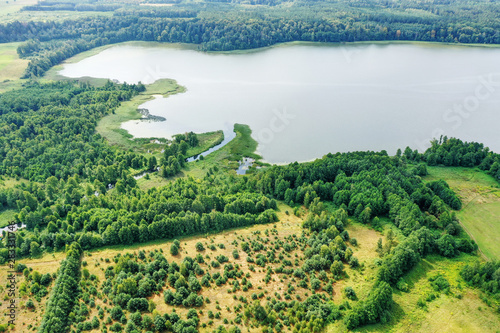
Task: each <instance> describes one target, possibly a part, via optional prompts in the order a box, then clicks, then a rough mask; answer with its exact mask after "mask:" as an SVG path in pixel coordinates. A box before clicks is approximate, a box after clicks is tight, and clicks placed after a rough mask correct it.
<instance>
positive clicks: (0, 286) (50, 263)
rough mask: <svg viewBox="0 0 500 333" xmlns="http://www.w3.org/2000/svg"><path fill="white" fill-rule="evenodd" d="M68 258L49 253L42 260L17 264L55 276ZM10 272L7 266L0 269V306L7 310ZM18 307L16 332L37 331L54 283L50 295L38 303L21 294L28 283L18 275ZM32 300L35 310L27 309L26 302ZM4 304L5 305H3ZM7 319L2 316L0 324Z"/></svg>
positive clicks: (27, 260) (63, 255)
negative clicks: (7, 287)
mask: <svg viewBox="0 0 500 333" xmlns="http://www.w3.org/2000/svg"><path fill="white" fill-rule="evenodd" d="M65 257H66V255H65V253H63V252H57V253H53V254H52V253H48V254H45V255H43V257H41V258H36V259H22V260H19V261H17V262H19V263H23V264H25V265H26V266H27V267H28V268H30V269H32V270H33V272H34V271H38V272H39V273H40V274H47V273H50V274H53V273H56V272H57V270H58V269H59V266H60V264H61V260H62V259H64V258H65ZM8 271H9V268H8V267H7V266H6V265H3V266H1V269H0V299H1V301H0V306H1V307H3V308H5V307H6V306H7V304H6V303H3V302H4V301H5V300H7V299H9V298H8V297H7V293H8V289H6V286H7V283H8V280H7V276H8ZM16 281H17V282H16V288H17V290H16V300H17V303H16V306H17V313H16V315H17V318H16V323H17V330H15V332H28V331H29V330H30V329H31V328H33V329H35V328H36V327H38V326H39V325H40V323H41V321H42V317H43V313H44V311H45V306H46V302H47V300H48V298H49V295H50V290H51V287H52V286H54V282H53V281H52V283H51V284H50V285H49V287H48V288H47V289H48V291H49V295H47V296H45V297H43V298H41V300H40V302H38V301H37V300H36V299H35V298H34V297H32V296H29V295H27V294H25V293H23V294H22V295H21V294H20V290H19V289H20V287H21V286H22V284H23V283H24V282H25V281H26V279H25V277H24V276H23V275H22V274H18V275H17V280H16ZM29 299H31V300H32V301H33V302H34V304H35V308H34V309H27V308H26V302H27V301H28V300H29ZM2 303H3V304H2ZM6 318H7V317H4V316H2V318H1V319H0V324H5V323H6Z"/></svg>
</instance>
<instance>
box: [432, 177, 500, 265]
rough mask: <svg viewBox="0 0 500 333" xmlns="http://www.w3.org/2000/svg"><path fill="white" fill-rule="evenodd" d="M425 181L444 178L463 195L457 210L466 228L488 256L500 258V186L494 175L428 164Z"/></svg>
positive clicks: (489, 257) (460, 195) (453, 188)
mask: <svg viewBox="0 0 500 333" xmlns="http://www.w3.org/2000/svg"><path fill="white" fill-rule="evenodd" d="M428 171H429V176H427V177H425V180H429V181H431V180H436V179H444V180H445V181H446V182H447V183H448V184H449V185H450V188H451V189H452V190H454V191H455V192H456V193H457V194H458V195H459V197H460V199H461V200H462V203H463V208H462V209H461V210H460V211H459V212H457V216H458V217H459V219H460V222H461V223H462V225H463V226H464V227H465V230H466V231H467V232H468V233H469V235H471V237H472V238H473V239H474V240H475V241H476V242H477V244H478V245H479V248H480V249H481V251H482V252H483V254H484V255H485V256H486V257H487V258H488V259H491V260H493V259H499V258H500V246H498V240H499V239H500V187H499V185H498V183H497V182H496V181H495V179H493V177H491V176H489V175H487V174H485V173H484V172H482V171H480V170H477V169H468V168H460V167H429V168H428Z"/></svg>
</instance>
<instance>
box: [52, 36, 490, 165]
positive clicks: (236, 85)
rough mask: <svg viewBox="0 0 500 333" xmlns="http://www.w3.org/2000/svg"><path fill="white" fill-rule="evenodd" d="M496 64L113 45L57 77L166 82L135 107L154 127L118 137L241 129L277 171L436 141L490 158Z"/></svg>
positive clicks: (375, 49) (482, 58)
mask: <svg viewBox="0 0 500 333" xmlns="http://www.w3.org/2000/svg"><path fill="white" fill-rule="evenodd" d="M499 59H500V48H487V47H465V46H446V45H438V44H353V45H315V44H286V45H280V46H276V47H272V48H267V49H261V50H256V51H249V52H231V53H203V52H198V51H196V50H193V49H192V48H190V47H185V46H179V45H170V44H153V43H150V44H118V45H115V46H112V47H109V48H107V49H105V50H103V51H102V52H100V53H98V54H96V55H93V56H90V57H88V58H85V59H83V60H81V61H79V62H76V63H69V64H65V65H64V67H63V69H62V70H61V71H60V74H62V75H64V76H67V77H75V78H76V77H82V76H91V77H99V78H110V79H115V80H118V81H121V82H124V81H125V82H129V83H132V82H138V81H141V82H143V83H151V82H154V81H155V80H157V79H160V78H172V79H175V80H177V82H178V83H179V84H181V85H183V86H185V87H186V88H187V92H185V93H182V94H177V95H173V96H170V97H168V98H156V99H154V100H151V101H148V102H146V103H145V104H143V105H141V106H140V107H141V108H146V109H148V110H149V111H150V113H151V114H152V115H156V116H160V117H164V118H166V121H165V122H140V121H130V122H126V123H124V124H123V125H122V127H123V128H124V129H126V130H128V131H129V132H130V133H131V134H132V135H134V136H136V137H167V138H168V137H170V136H171V135H173V134H177V133H183V132H186V131H194V132H198V133H201V132H209V131H215V130H219V129H223V130H225V132H226V133H227V132H228V131H230V129H231V128H232V125H233V124H234V123H243V124H248V125H250V127H251V129H252V130H253V133H252V136H253V137H254V138H255V139H256V140H257V141H258V142H259V147H258V152H259V153H260V154H261V155H262V156H263V157H264V159H265V160H266V161H268V162H271V163H287V162H293V161H307V160H311V159H314V158H317V157H321V156H323V155H324V154H326V153H328V152H346V151H354V150H382V149H385V150H387V151H388V152H389V153H390V154H393V153H395V151H396V150H397V148H405V147H406V146H410V147H412V148H413V149H419V151H422V150H424V149H425V148H426V147H428V146H429V144H428V143H429V141H430V140H431V139H432V138H434V137H439V136H440V135H448V136H454V137H459V138H461V139H462V140H467V141H471V140H472V141H479V142H483V143H485V144H486V145H487V146H489V147H490V148H491V149H492V150H494V151H496V152H500V126H499V124H500V61H498V60H499Z"/></svg>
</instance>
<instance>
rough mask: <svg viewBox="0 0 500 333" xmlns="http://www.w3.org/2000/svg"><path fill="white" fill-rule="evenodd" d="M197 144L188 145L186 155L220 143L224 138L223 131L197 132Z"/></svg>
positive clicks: (189, 155) (191, 154)
mask: <svg viewBox="0 0 500 333" xmlns="http://www.w3.org/2000/svg"><path fill="white" fill-rule="evenodd" d="M197 136H198V141H199V144H198V146H196V147H190V148H189V149H188V151H187V153H186V156H188V157H191V156H195V155H198V154H201V153H203V152H204V151H206V150H208V149H210V148H212V147H214V146H216V145H218V144H220V143H221V142H222V141H223V140H224V132H223V131H215V132H207V133H201V134H197Z"/></svg>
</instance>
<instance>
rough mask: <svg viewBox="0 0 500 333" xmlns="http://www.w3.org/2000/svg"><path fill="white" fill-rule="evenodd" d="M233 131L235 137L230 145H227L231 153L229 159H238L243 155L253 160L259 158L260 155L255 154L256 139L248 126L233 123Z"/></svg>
mask: <svg viewBox="0 0 500 333" xmlns="http://www.w3.org/2000/svg"><path fill="white" fill-rule="evenodd" d="M234 131H235V132H236V138H235V139H234V140H233V141H232V144H231V145H228V146H229V147H228V148H229V151H230V153H231V156H230V159H232V160H234V161H239V160H241V159H242V158H243V157H251V158H253V159H255V160H259V159H261V158H262V157H261V156H259V155H257V154H255V150H256V149H257V141H255V140H254V139H253V138H252V130H251V129H250V126H248V125H242V124H234Z"/></svg>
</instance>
